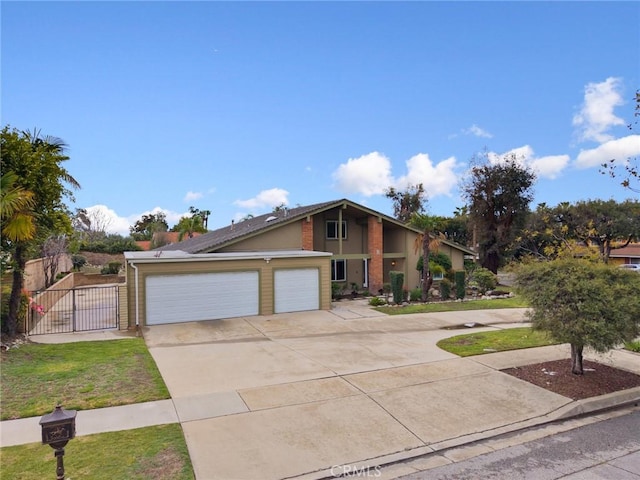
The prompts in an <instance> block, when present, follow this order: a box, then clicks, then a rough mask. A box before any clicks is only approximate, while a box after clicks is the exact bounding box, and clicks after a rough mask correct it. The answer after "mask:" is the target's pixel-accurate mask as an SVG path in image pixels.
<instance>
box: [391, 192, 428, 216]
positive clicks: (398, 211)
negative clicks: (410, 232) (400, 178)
mask: <svg viewBox="0 0 640 480" xmlns="http://www.w3.org/2000/svg"><path fill="white" fill-rule="evenodd" d="M385 196H386V197H387V198H389V199H391V201H392V202H393V216H394V217H396V218H397V219H398V220H400V221H401V222H404V223H409V221H410V220H411V216H412V215H413V214H414V213H424V211H425V206H426V203H427V200H426V196H425V191H424V186H423V185H422V184H421V183H419V184H417V185H409V186H408V187H407V189H406V190H404V191H401V190H396V189H395V188H393V187H389V188H388V189H387V190H386V191H385Z"/></svg>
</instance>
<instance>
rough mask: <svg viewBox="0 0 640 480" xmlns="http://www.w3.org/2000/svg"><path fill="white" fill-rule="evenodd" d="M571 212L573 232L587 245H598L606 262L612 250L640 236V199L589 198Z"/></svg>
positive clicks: (570, 219) (571, 228)
mask: <svg viewBox="0 0 640 480" xmlns="http://www.w3.org/2000/svg"><path fill="white" fill-rule="evenodd" d="M569 213H570V215H568V219H567V225H568V229H569V231H570V233H573V235H575V237H576V238H577V239H579V240H580V241H582V242H583V243H584V244H586V245H595V246H597V247H598V250H599V252H600V257H601V258H602V261H603V262H604V263H608V261H609V256H610V255H611V251H612V250H615V249H617V248H622V247H626V246H627V245H628V244H629V243H631V241H633V240H634V239H637V238H640V202H637V201H632V200H626V201H624V202H622V203H618V202H616V201H615V200H606V201H605V200H588V201H582V202H578V203H577V204H576V205H575V206H574V207H573V208H572V209H570V210H569Z"/></svg>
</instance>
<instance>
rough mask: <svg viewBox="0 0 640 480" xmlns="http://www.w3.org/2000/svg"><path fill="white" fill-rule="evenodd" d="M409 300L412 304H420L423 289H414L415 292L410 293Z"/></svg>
mask: <svg viewBox="0 0 640 480" xmlns="http://www.w3.org/2000/svg"><path fill="white" fill-rule="evenodd" d="M409 299H410V300H411V301H412V302H419V301H420V300H422V289H420V288H414V289H413V290H411V292H410V293H409Z"/></svg>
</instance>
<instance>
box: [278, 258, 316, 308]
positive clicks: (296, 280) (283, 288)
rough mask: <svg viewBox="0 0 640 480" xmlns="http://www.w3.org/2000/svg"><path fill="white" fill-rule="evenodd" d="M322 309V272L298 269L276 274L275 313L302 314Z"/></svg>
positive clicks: (279, 271) (314, 269)
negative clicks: (302, 312)
mask: <svg viewBox="0 0 640 480" xmlns="http://www.w3.org/2000/svg"><path fill="white" fill-rule="evenodd" d="M319 308H320V272H319V270H318V269H317V268H296V269H285V270H276V271H275V272H274V312H275V313H285V312H301V311H306V310H318V309H319Z"/></svg>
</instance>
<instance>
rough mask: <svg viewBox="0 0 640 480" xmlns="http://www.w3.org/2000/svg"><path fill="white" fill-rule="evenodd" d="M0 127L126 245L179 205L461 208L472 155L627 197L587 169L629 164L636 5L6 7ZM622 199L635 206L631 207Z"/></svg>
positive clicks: (218, 218)
mask: <svg viewBox="0 0 640 480" xmlns="http://www.w3.org/2000/svg"><path fill="white" fill-rule="evenodd" d="M1 8H2V11H1V15H2V17H1V21H2V39H1V40H2V59H1V61H2V72H1V73H2V124H3V125H7V124H9V125H11V126H13V127H16V128H19V129H33V128H34V127H35V128H39V129H41V130H42V132H43V133H45V134H49V135H54V136H57V137H60V138H62V139H64V140H65V142H66V143H67V144H69V147H70V148H69V151H68V154H69V156H70V157H71V160H69V161H68V162H67V163H66V167H67V169H68V170H69V172H70V173H71V174H72V175H73V176H74V177H75V178H76V179H77V180H78V181H79V182H80V184H81V185H82V188H81V189H80V190H78V191H76V192H75V199H76V202H75V203H74V204H71V205H70V207H71V208H72V209H75V208H88V209H90V210H92V211H96V210H97V211H100V212H102V214H101V215H102V216H103V217H104V218H109V219H110V220H109V230H111V231H114V232H118V233H123V234H126V233H127V232H128V226H129V225H130V224H133V223H134V222H135V221H136V220H137V219H139V218H140V217H141V216H142V215H143V214H145V213H149V212H152V211H158V210H162V211H164V212H166V213H167V219H168V222H169V225H170V226H172V225H173V224H174V223H176V222H177V220H178V219H179V217H180V216H181V215H183V214H185V213H186V212H187V211H188V208H189V206H195V207H196V208H199V209H208V210H211V211H212V215H211V217H210V220H209V228H211V229H213V228H218V227H222V226H225V225H227V224H229V223H230V222H231V220H232V219H234V220H236V221H237V220H239V219H241V218H242V217H244V216H246V215H247V214H254V215H257V214H262V213H266V212H269V211H271V209H272V208H273V207H274V206H276V205H280V204H282V203H285V204H287V205H289V206H291V207H294V206H296V205H307V204H311V203H316V202H324V201H328V200H335V199H339V198H349V199H350V200H353V201H355V202H358V203H361V204H364V205H367V206H369V207H371V208H373V209H376V210H379V211H381V212H383V213H387V214H391V213H392V205H391V202H390V201H389V200H388V199H387V198H385V196H384V190H385V189H386V188H387V187H389V186H394V187H396V188H400V189H403V188H405V187H406V186H407V185H408V184H416V183H419V182H422V183H423V184H424V186H425V188H426V191H427V193H428V195H429V200H428V212H429V213H431V214H433V215H444V216H451V215H453V212H454V210H455V209H456V207H460V206H462V205H463V204H464V202H463V200H462V199H461V198H460V195H459V191H458V181H459V180H460V178H462V177H463V176H464V173H465V171H466V170H467V168H468V165H469V160H470V159H471V158H472V157H473V156H474V155H476V154H478V153H479V152H482V151H484V150H487V151H489V152H492V154H494V155H496V156H498V157H499V156H502V155H504V154H506V153H509V152H514V153H516V154H517V155H518V156H519V157H520V158H521V159H522V161H524V162H525V163H526V164H527V165H529V166H530V167H531V168H533V169H534V170H535V171H536V172H537V174H538V181H537V183H536V185H535V201H534V204H533V205H532V207H535V205H536V204H538V203H540V202H546V203H547V204H549V205H556V204H558V203H559V202H562V201H569V202H575V201H578V200H584V199H593V198H602V199H609V198H614V199H617V200H623V199H625V198H627V197H630V196H632V195H633V194H632V192H629V191H626V190H624V189H623V188H622V187H621V186H620V185H619V184H618V182H616V181H614V180H611V179H609V178H608V177H606V176H603V175H601V174H599V172H598V170H599V165H600V164H601V163H602V162H604V161H606V160H608V159H609V158H612V157H616V158H621V159H625V158H628V157H629V156H633V155H638V154H639V153H640V136H639V135H638V134H639V133H640V132H639V131H638V129H636V130H635V131H630V130H629V129H628V128H627V127H626V125H627V124H628V123H629V122H630V121H631V120H632V118H633V108H634V103H633V98H634V95H635V91H636V90H637V89H638V88H640V4H638V3H636V2H619V3H616V2H279V3H273V2H7V1H3V2H2V5H1ZM636 198H637V195H636Z"/></svg>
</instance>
